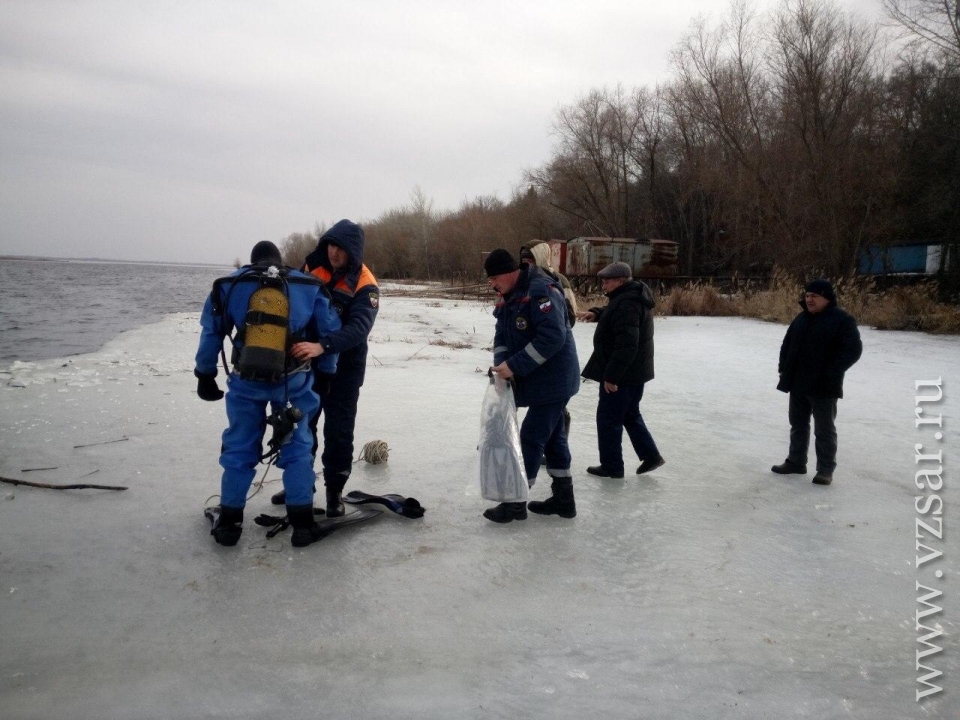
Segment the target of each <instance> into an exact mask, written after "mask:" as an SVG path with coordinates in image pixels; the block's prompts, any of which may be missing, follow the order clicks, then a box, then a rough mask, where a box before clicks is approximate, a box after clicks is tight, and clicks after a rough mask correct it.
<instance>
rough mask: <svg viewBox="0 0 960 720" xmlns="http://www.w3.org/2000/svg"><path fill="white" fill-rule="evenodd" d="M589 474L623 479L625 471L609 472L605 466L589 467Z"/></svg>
mask: <svg viewBox="0 0 960 720" xmlns="http://www.w3.org/2000/svg"><path fill="white" fill-rule="evenodd" d="M587 472H588V473H590V474H591V475H596V476H597V477H608V478H622V477H623V470H607V469H606V468H605V467H604V466H603V465H594V466H593V467H588V468H587Z"/></svg>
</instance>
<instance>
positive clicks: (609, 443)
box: [597, 383, 660, 472]
mask: <svg viewBox="0 0 960 720" xmlns="http://www.w3.org/2000/svg"><path fill="white" fill-rule="evenodd" d="M642 398H643V383H640V384H639V385H620V386H619V387H618V389H617V391H616V392H613V393H608V392H607V391H606V390H604V389H603V383H600V402H598V403H597V444H598V445H599V446H600V464H601V465H602V466H603V467H604V468H606V469H607V470H615V471H618V472H620V471H623V447H622V445H623V431H624V430H626V431H627V436H628V437H629V438H630V442H631V444H632V445H633V449H634V451H636V453H637V457H639V458H640V460H641V461H642V460H647V459H649V458H655V457H657V456H659V455H660V451H659V450H658V449H657V443H655V442H654V440H653V436H652V435H651V434H650V431H649V430H647V425H646V423H645V422H643V415H641V414H640V400H641V399H642Z"/></svg>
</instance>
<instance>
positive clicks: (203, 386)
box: [193, 370, 223, 402]
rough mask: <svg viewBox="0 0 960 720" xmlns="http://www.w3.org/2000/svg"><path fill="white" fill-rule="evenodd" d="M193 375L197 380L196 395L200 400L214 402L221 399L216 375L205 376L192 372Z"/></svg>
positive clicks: (221, 395)
mask: <svg viewBox="0 0 960 720" xmlns="http://www.w3.org/2000/svg"><path fill="white" fill-rule="evenodd" d="M193 374H194V376H195V377H196V378H197V395H199V396H200V399H201V400H208V401H209V402H215V401H217V400H222V399H223V390H221V389H220V386H219V385H217V381H216V377H217V374H216V373H213V374H207V373H202V372H200V371H199V370H194V371H193Z"/></svg>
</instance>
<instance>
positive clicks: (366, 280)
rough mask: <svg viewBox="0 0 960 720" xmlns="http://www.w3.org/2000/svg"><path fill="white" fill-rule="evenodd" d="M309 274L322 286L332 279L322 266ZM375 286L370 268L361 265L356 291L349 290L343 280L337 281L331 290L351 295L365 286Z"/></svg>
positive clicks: (331, 274) (375, 281) (331, 275)
mask: <svg viewBox="0 0 960 720" xmlns="http://www.w3.org/2000/svg"><path fill="white" fill-rule="evenodd" d="M310 274H311V275H313V276H314V277H316V278H318V279H319V280H320V282H322V283H323V284H324V285H326V284H327V283H328V282H330V278H332V277H333V273H331V272H330V271H329V270H327V269H326V268H325V267H323V266H322V265H321V266H320V267H316V268H314V269H313V270H311V271H310ZM376 284H377V279H376V278H375V277H374V276H373V273H372V272H370V268H368V267H367V266H366V265H361V266H360V277H359V278H357V287H356V289H354V290H351V289H350V286H349V285H347V283H346V280H345V279H344V278H340V279H339V280H337V284H336V285H334V286H333V289H334V290H339V291H340V292H343V293H346V294H347V295H353V294H354V293H355V292H356V291H357V290H359V289H360V288H364V287H366V286H367V285H376Z"/></svg>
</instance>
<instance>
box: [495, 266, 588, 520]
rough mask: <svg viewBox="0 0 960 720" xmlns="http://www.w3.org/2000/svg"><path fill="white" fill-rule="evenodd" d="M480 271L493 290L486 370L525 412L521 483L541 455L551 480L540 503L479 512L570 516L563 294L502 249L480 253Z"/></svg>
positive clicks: (570, 390) (576, 384)
mask: <svg viewBox="0 0 960 720" xmlns="http://www.w3.org/2000/svg"><path fill="white" fill-rule="evenodd" d="M484 269H485V270H486V272H487V281H488V282H489V283H490V287H492V288H493V289H494V290H496V291H497V292H498V293H500V299H499V301H498V302H497V306H496V308H495V309H494V311H493V314H494V317H496V319H497V328H496V332H495V334H494V342H493V346H494V347H493V364H494V366H493V368H492V371H493V372H494V373H496V374H497V376H499V377H501V378H503V379H504V380H509V379H511V378H512V380H513V386H514V394H515V397H516V402H517V406H518V407H528V408H529V409H528V410H527V415H526V417H525V418H524V419H523V424H522V425H521V426H520V449H521V451H522V453H523V466H524V470H525V472H526V475H527V483H528V484H529V485H530V487H533V483H534V481H535V480H536V479H537V472H538V471H539V470H540V460H541V458H543V457H544V455H546V459H547V473H548V474H549V475H550V477H551V479H552V481H553V482H552V484H551V486H550V488H551V492H552V494H551V496H550V498H548V499H547V500H546V501H543V502H538V501H533V502H531V503H529V504H527V505H524V504H523V503H522V502H517V503H500V504H499V505H497V506H496V507H493V508H490V509H488V510H485V511H484V513H483V516H484V517H485V518H487V519H488V520H492V521H493V522H498V523H508V522H510V521H512V520H525V519H526V518H527V509H529V510H530V512H534V513H537V514H538V515H559V516H560V517H563V518H572V517H575V516H576V514H577V506H576V503H575V501H574V497H573V477H572V475H571V473H570V447H569V446H568V445H567V431H566V428H565V427H564V425H563V411H564V409H565V408H566V406H567V402H569V400H570V398H571V397H573V396H574V395H576V394H577V391H578V390H579V389H580V377H579V375H578V374H577V370H578V365H579V363H578V362H577V346H576V343H575V342H574V340H573V333H572V332H571V331H570V322H569V320H568V319H567V310H566V304H565V303H564V298H563V289H562V288H561V287H560V284H559V283H558V282H557V281H556V280H554V279H553V278H551V277H549V276H548V275H545V274H544V273H542V272H541V271H540V270H539V269H538V268H537V267H536V266H534V265H527V264H524V265H517V261H516V260H515V259H514V258H513V256H512V255H511V254H510V253H509V252H508V251H506V250H504V249H502V248H499V249H497V250H494V251H493V252H491V253H490V254H489V255H488V256H487V259H486V260H485V261H484Z"/></svg>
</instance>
